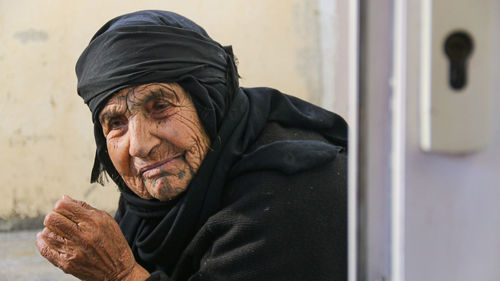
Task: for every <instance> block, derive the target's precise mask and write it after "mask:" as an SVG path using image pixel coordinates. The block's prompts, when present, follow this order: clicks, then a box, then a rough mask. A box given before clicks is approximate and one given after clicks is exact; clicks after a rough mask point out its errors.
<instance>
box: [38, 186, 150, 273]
mask: <svg viewBox="0 0 500 281" xmlns="http://www.w3.org/2000/svg"><path fill="white" fill-rule="evenodd" d="M44 225H45V228H44V229H43V230H42V232H39V233H38V235H37V238H36V246H37V247H38V251H40V254H41V255H42V256H44V257H45V258H46V259H48V260H49V261H50V262H51V263H52V264H54V265H55V266H57V267H59V268H61V269H62V270H63V271H64V272H65V273H68V274H72V275H74V276H76V277H77V278H79V279H81V280H108V281H118V280H145V279H146V278H147V277H148V276H149V273H148V272H147V271H146V270H145V269H144V268H142V267H141V266H140V265H139V264H137V263H136V262H135V259H134V256H133V254H132V251H131V250H130V247H129V246H128V244H127V241H126V240H125V237H124V236H123V234H122V232H121V230H120V228H119V226H118V224H117V223H116V222H115V220H114V219H113V218H112V217H111V216H110V215H109V214H108V213H106V212H104V211H101V210H98V209H95V208H93V207H91V206H90V205H88V204H87V203H85V202H83V201H77V200H73V199H71V198H70V197H69V196H67V195H64V196H63V198H62V199H61V200H59V201H57V202H56V204H55V206H54V209H53V210H52V211H51V212H50V213H49V214H48V215H47V216H46V217H45V220H44Z"/></svg>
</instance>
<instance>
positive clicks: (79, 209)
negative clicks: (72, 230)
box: [54, 195, 96, 224]
mask: <svg viewBox="0 0 500 281" xmlns="http://www.w3.org/2000/svg"><path fill="white" fill-rule="evenodd" d="M93 210H96V209H94V208H93V207H91V206H90V205H88V204H87V203H85V202H83V201H77V200H73V199H71V197H69V196H67V195H64V196H63V198H62V199H61V200H59V201H57V202H56V204H55V205H54V211H55V212H57V213H59V214H61V215H63V216H65V217H66V218H68V219H69V220H71V221H73V222H74V223H76V224H78V223H80V222H82V221H86V220H88V219H89V218H91V217H92V216H93Z"/></svg>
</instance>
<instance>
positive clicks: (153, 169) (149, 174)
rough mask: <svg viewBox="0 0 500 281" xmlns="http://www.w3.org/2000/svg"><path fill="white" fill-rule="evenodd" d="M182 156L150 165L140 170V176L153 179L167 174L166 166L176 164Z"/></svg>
mask: <svg viewBox="0 0 500 281" xmlns="http://www.w3.org/2000/svg"><path fill="white" fill-rule="evenodd" d="M181 157H182V155H177V156H174V157H170V158H168V159H166V160H162V161H158V162H155V163H152V164H149V165H146V166H144V167H142V168H140V169H139V175H141V176H142V177H143V178H153V177H156V176H158V175H160V174H162V173H165V169H164V168H166V167H165V166H167V165H170V164H173V163H174V162H176V161H178V160H180V158H181Z"/></svg>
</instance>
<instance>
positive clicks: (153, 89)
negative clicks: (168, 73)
mask: <svg viewBox="0 0 500 281" xmlns="http://www.w3.org/2000/svg"><path fill="white" fill-rule="evenodd" d="M126 97H127V107H128V108H129V109H130V110H134V109H135V108H137V107H142V106H143V105H144V104H146V103H148V102H149V101H151V100H162V101H166V102H169V103H171V104H173V105H177V104H178V102H179V97H178V95H177V92H176V90H175V89H174V87H172V86H171V85H168V84H156V83H155V84H147V85H141V86H137V87H134V88H131V89H130V91H129V92H128V93H127V96H126Z"/></svg>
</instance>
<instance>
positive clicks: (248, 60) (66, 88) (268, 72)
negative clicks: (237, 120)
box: [0, 0, 323, 228]
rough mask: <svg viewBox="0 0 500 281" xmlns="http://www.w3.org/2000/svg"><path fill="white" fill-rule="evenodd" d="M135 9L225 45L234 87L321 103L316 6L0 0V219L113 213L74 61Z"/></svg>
mask: <svg viewBox="0 0 500 281" xmlns="http://www.w3.org/2000/svg"><path fill="white" fill-rule="evenodd" d="M142 9H162V10H171V11H174V12H177V13H180V14H182V15H185V16H187V17H188V18H190V19H192V20H194V21H195V22H197V23H198V24H200V25H201V26H203V27H204V28H205V29H206V30H207V31H208V33H209V34H210V35H211V37H212V38H214V39H215V40H216V41H218V42H220V43H221V44H223V45H233V48H234V53H235V54H236V56H237V57H238V61H239V70H240V74H241V76H242V79H241V85H242V86H269V87H274V88H278V89H280V90H281V91H283V92H286V93H289V94H292V95H296V96H298V97H301V98H305V99H308V100H310V101H312V102H314V103H318V104H319V102H320V101H321V95H322V85H323V84H322V82H321V74H320V72H321V67H322V66H321V56H320V53H321V52H320V51H319V48H320V47H319V46H320V42H319V41H320V38H319V31H318V22H319V20H318V18H319V17H320V16H321V11H320V10H318V4H317V0H274V1H267V0H255V1H241V0H237V1H235V0H232V1H230V0H212V1H208V0H189V1H180V0H175V1H174V0H147V1H146V0H144V1H133V0H122V1H117V0H116V1H97V0H90V1H67V0H16V1H8V0H0V42H1V44H0V85H1V87H2V90H1V91H0V155H1V158H0V159H1V162H0V165H1V166H0V175H1V177H0V178H1V181H0V222H2V221H3V222H4V223H5V222H6V221H8V220H11V221H12V220H13V219H14V220H15V219H23V218H41V217H42V216H44V215H45V214H46V213H47V212H48V211H50V210H51V209H52V207H53V204H54V202H55V201H56V200H58V199H59V198H60V197H61V196H62V195H63V194H69V195H70V196H72V197H73V198H76V199H80V200H85V201H87V202H89V203H90V204H91V205H93V206H95V207H97V208H101V209H104V210H107V211H109V212H112V211H113V210H114V209H115V206H116V204H117V198H118V192H117V189H116V187H114V186H113V185H112V184H110V185H108V186H105V187H102V186H100V185H96V184H90V183H89V178H90V169H91V166H92V163H93V157H94V151H95V145H94V138H93V133H92V124H91V119H90V112H89V110H88V108H87V107H86V105H84V103H83V101H82V100H81V99H80V97H78V96H77V94H76V76H75V74H74V65H75V62H76V60H77V58H78V56H79V55H80V53H81V51H82V50H83V49H84V48H85V46H86V45H87V44H88V42H89V40H90V38H91V36H92V35H93V34H94V32H95V31H97V29H98V28H99V27H100V26H102V25H103V24H104V23H105V22H106V21H107V20H109V19H111V18H113V17H115V16H118V15H121V14H123V13H128V12H132V11H136V10H142ZM0 228H2V227H1V225H0ZM4 228H5V226H4Z"/></svg>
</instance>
